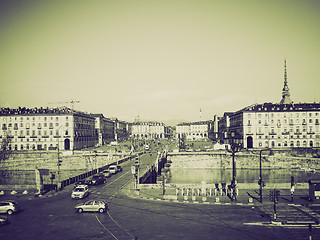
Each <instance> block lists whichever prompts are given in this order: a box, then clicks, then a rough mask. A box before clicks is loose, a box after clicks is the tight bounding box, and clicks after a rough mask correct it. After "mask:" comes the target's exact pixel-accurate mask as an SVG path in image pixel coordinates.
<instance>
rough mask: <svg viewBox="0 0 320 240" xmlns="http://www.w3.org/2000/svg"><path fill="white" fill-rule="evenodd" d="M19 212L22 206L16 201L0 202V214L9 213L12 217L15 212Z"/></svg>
mask: <svg viewBox="0 0 320 240" xmlns="http://www.w3.org/2000/svg"><path fill="white" fill-rule="evenodd" d="M19 210H20V206H19V205H18V203H17V202H16V201H13V200H5V201H1V202H0V213H7V214H9V215H11V214H13V213H14V212H18V211H19Z"/></svg>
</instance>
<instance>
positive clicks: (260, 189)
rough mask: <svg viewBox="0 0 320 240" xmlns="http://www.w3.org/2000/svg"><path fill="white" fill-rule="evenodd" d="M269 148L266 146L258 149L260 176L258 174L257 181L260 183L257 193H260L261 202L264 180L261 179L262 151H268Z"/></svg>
mask: <svg viewBox="0 0 320 240" xmlns="http://www.w3.org/2000/svg"><path fill="white" fill-rule="evenodd" d="M268 150H270V148H266V149H261V150H260V166H259V169H260V176H259V181H258V184H259V185H260V187H259V195H260V202H261V203H262V188H263V187H264V186H265V184H264V181H263V180H262V151H268Z"/></svg>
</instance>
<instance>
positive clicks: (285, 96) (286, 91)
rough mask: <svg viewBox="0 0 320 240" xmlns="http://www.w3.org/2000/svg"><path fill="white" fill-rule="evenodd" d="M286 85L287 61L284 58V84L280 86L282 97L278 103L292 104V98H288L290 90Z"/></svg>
mask: <svg viewBox="0 0 320 240" xmlns="http://www.w3.org/2000/svg"><path fill="white" fill-rule="evenodd" d="M289 90H290V89H289V87H288V79H287V61H286V59H284V85H283V88H282V99H281V101H280V104H292V103H293V102H292V100H291V98H290V92H289Z"/></svg>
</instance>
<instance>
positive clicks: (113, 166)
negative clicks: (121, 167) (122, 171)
mask: <svg viewBox="0 0 320 240" xmlns="http://www.w3.org/2000/svg"><path fill="white" fill-rule="evenodd" d="M109 172H110V173H112V174H115V173H117V172H118V169H117V166H116V165H111V166H110V167H109Z"/></svg>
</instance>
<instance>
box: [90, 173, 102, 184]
mask: <svg viewBox="0 0 320 240" xmlns="http://www.w3.org/2000/svg"><path fill="white" fill-rule="evenodd" d="M105 182H106V178H105V176H104V175H103V174H102V173H98V174H95V175H93V176H92V178H91V180H90V181H89V184H90V185H98V184H102V183H105Z"/></svg>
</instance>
